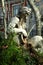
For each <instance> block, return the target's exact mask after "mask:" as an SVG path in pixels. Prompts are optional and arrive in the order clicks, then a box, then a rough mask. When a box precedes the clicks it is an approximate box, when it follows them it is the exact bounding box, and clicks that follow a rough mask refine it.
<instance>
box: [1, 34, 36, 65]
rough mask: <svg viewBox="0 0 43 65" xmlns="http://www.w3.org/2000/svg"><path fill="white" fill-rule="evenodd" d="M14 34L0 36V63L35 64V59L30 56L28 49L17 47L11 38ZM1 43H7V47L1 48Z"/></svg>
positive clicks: (2, 64) (11, 64)
mask: <svg viewBox="0 0 43 65" xmlns="http://www.w3.org/2000/svg"><path fill="white" fill-rule="evenodd" d="M15 35H16V34H13V35H12V34H10V35H8V39H2V38H1V37H0V39H1V41H0V65H36V63H37V60H36V59H35V58H32V57H31V56H30V54H29V51H27V50H24V48H22V47H20V48H19V47H18V45H17V43H16V41H15V40H13V36H15ZM3 45H8V48H2V46H3Z"/></svg>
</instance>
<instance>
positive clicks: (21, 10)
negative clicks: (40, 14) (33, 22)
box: [20, 6, 31, 15]
mask: <svg viewBox="0 0 43 65" xmlns="http://www.w3.org/2000/svg"><path fill="white" fill-rule="evenodd" d="M20 12H21V13H22V14H25V15H30V13H31V8H28V7H26V6H24V7H21V9H20Z"/></svg>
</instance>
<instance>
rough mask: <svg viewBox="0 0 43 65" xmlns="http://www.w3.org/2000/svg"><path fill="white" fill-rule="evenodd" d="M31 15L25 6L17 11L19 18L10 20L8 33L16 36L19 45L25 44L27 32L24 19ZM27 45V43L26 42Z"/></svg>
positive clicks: (29, 9)
mask: <svg viewBox="0 0 43 65" xmlns="http://www.w3.org/2000/svg"><path fill="white" fill-rule="evenodd" d="M30 13H31V8H28V7H26V6H24V7H21V9H20V10H19V13H18V14H19V16H15V17H13V18H12V19H11V22H10V23H9V25H8V31H9V33H14V32H15V33H16V34H18V39H19V42H18V43H19V44H20V43H25V41H26V40H27V32H26V18H27V16H28V15H30ZM26 43H27V41H26Z"/></svg>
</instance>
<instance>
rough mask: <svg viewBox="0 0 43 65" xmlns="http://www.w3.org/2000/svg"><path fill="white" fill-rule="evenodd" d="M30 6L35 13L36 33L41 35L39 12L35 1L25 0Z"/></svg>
mask: <svg viewBox="0 0 43 65" xmlns="http://www.w3.org/2000/svg"><path fill="white" fill-rule="evenodd" d="M27 1H28V3H29V5H30V7H31V8H32V10H33V11H34V14H35V18H36V34H37V35H41V20H40V18H41V15H40V12H39V10H38V8H37V7H36V5H35V3H34V1H33V0H27Z"/></svg>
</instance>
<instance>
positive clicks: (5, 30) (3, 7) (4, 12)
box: [2, 0, 7, 39]
mask: <svg viewBox="0 0 43 65" xmlns="http://www.w3.org/2000/svg"><path fill="white" fill-rule="evenodd" d="M4 2H5V1H4V0H2V9H3V14H4V35H5V39H7V33H6V32H7V25H6V11H5V3H4Z"/></svg>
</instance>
